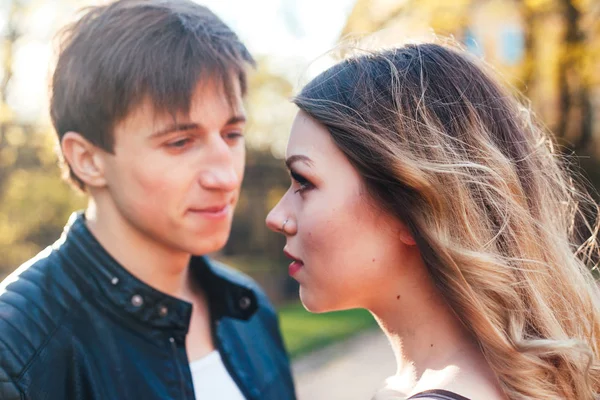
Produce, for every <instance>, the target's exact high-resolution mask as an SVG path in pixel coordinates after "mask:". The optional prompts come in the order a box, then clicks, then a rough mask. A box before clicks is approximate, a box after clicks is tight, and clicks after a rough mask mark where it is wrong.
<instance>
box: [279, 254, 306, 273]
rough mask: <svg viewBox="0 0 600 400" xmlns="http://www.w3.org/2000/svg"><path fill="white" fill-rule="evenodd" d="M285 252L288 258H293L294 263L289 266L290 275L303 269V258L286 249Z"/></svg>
mask: <svg viewBox="0 0 600 400" xmlns="http://www.w3.org/2000/svg"><path fill="white" fill-rule="evenodd" d="M283 253H284V254H285V255H286V257H287V258H290V259H291V260H292V263H291V264H290V266H289V267H288V272H289V274H290V276H294V275H295V274H297V273H298V271H300V270H301V269H302V267H303V266H304V263H303V262H302V260H300V259H298V258H296V257H294V256H293V255H291V254H290V253H289V252H288V251H287V250H286V249H283Z"/></svg>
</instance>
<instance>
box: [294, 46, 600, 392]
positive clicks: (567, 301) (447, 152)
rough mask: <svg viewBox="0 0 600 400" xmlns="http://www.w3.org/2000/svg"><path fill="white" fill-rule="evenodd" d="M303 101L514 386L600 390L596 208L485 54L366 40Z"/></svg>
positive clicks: (509, 387)
mask: <svg viewBox="0 0 600 400" xmlns="http://www.w3.org/2000/svg"><path fill="white" fill-rule="evenodd" d="M480 64H481V65H480ZM294 103H295V104H296V105H297V106H298V107H299V108H300V109H301V110H303V111H305V112H306V113H308V114H309V115H310V116H311V117H312V118H314V119H315V120H316V121H318V122H320V123H321V124H323V125H324V126H325V127H326V128H327V129H328V131H329V132H330V134H331V136H332V138H333V140H334V141H335V143H336V144H337V146H338V147H339V148H340V149H341V150H342V151H343V152H344V153H345V155H346V156H347V158H348V159H349V161H350V162H351V163H352V165H353V166H354V167H355V168H356V169H357V170H358V171H359V172H360V174H361V175H362V177H363V179H364V184H365V186H366V189H367V191H368V192H369V194H370V195H371V196H372V198H373V199H374V200H375V201H376V203H377V204H378V205H379V206H381V207H383V208H385V209H386V210H388V211H389V212H391V213H392V214H394V215H396V216H397V217H398V218H399V219H400V220H402V221H403V222H404V223H405V224H406V225H407V226H409V228H410V229H411V231H412V233H413V235H414V237H415V239H416V241H417V244H418V246H419V249H420V251H421V254H422V256H423V258H424V260H425V263H426V265H427V268H428V269H429V273H430V274H431V276H432V278H433V280H434V281H435V283H436V285H437V287H438V288H439V290H440V291H441V293H442V294H443V296H444V298H445V300H446V301H447V303H448V304H449V305H450V306H451V308H452V310H453V311H454V313H455V314H456V316H457V318H459V319H460V320H461V321H462V322H463V323H464V325H465V326H466V328H467V329H468V330H469V331H470V332H471V333H472V334H473V336H474V337H475V338H476V340H477V342H478V344H479V346H480V348H481V350H482V352H483V353H484V355H485V357H486V359H487V361H488V362H489V364H490V366H491V368H492V369H493V370H494V371H495V373H496V374H497V376H498V378H499V381H500V383H501V385H502V388H503V390H504V391H505V393H506V395H507V396H508V398H510V399H577V400H585V399H594V398H596V395H597V393H598V392H599V391H600V363H599V359H598V356H599V352H600V294H599V291H598V288H597V286H596V284H595V282H594V279H593V276H592V273H591V271H590V270H591V268H593V267H595V266H594V265H593V264H594V262H595V260H597V251H598V250H597V245H596V234H597V232H598V222H597V217H598V213H597V212H596V211H597V208H598V207H597V205H596V203H595V202H594V201H593V200H591V198H590V197H589V196H588V195H587V194H585V193H586V192H585V190H582V189H581V188H579V187H577V186H576V184H575V182H574V181H573V174H572V173H571V171H570V168H569V167H568V165H566V161H565V158H564V157H562V156H560V155H559V153H558V152H557V151H556V149H555V147H554V146H553V144H552V141H551V139H550V138H549V137H548V136H547V135H546V134H545V132H544V131H543V129H541V128H539V126H538V125H536V124H535V123H534V122H533V121H532V116H531V113H530V112H529V111H528V109H527V108H526V107H523V106H522V105H521V104H520V103H519V102H518V101H517V100H516V99H515V98H514V97H513V96H511V95H510V94H509V93H508V92H507V91H505V90H503V89H502V88H501V86H500V85H499V84H498V83H496V82H495V80H494V79H492V78H491V75H490V73H489V72H487V70H486V69H485V66H484V65H483V64H482V63H479V61H477V60H476V59H474V58H471V56H470V55H468V54H467V53H465V52H463V51H461V50H457V49H453V48H450V47H448V46H442V45H439V44H434V43H427V44H419V45H416V44H415V45H406V46H403V47H400V48H396V49H392V50H386V51H378V52H370V53H364V54H361V55H357V56H352V57H349V58H347V59H346V60H344V61H342V62H340V63H339V64H337V65H335V66H333V67H332V68H330V69H329V70H327V71H325V72H324V73H322V74H321V75H320V76H318V77H317V78H315V79H314V80H312V81H311V82H310V83H308V85H306V86H305V87H304V88H303V90H302V91H301V93H300V94H299V95H298V96H297V97H295V98H294Z"/></svg>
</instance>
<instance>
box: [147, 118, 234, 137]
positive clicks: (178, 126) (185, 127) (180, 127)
mask: <svg viewBox="0 0 600 400" xmlns="http://www.w3.org/2000/svg"><path fill="white" fill-rule="evenodd" d="M244 122H246V116H245V115H242V114H240V115H234V116H232V117H231V118H229V119H228V120H227V122H226V123H225V125H235V124H240V123H244ZM193 129H198V130H202V129H203V127H202V124H198V123H193V122H189V123H175V124H171V125H168V126H167V127H165V128H163V129H160V130H158V131H156V132H154V133H152V135H150V138H152V139H154V138H158V137H161V136H164V135H167V134H169V133H173V132H177V131H189V130H193Z"/></svg>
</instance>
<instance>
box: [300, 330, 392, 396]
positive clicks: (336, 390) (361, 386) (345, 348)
mask: <svg viewBox="0 0 600 400" xmlns="http://www.w3.org/2000/svg"><path fill="white" fill-rule="evenodd" d="M395 369H396V362H395V360H394V355H393V354H392V350H391V348H390V345H389V343H388V341H387V339H386V337H385V336H384V334H383V333H382V332H381V331H380V330H379V329H374V330H369V331H367V332H364V333H360V334H358V335H357V336H354V337H352V338H350V339H348V340H346V341H344V342H341V343H336V344H334V345H332V346H329V347H327V348H325V349H322V350H319V351H317V352H315V353H311V354H308V355H306V356H303V357H302V358H300V359H298V360H296V361H295V362H294V364H293V372H294V377H295V381H296V392H297V394H298V400H370V399H371V397H372V396H373V394H374V393H375V392H376V391H377V389H379V388H380V387H381V385H382V384H383V383H384V382H383V381H384V380H385V378H387V377H388V376H390V375H393V374H394V372H395Z"/></svg>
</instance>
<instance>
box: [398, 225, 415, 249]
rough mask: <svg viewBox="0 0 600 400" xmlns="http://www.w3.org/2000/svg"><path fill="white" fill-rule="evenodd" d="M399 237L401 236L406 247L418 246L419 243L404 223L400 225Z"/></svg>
mask: <svg viewBox="0 0 600 400" xmlns="http://www.w3.org/2000/svg"><path fill="white" fill-rule="evenodd" d="M399 236H400V241H401V242H402V243H404V244H405V245H407V246H416V245H417V242H416V240H415V238H414V237H413V235H412V233H411V232H410V229H408V227H407V226H406V225H405V224H404V223H400V232H399Z"/></svg>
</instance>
